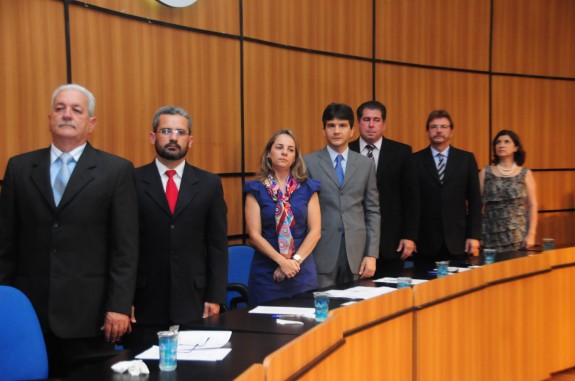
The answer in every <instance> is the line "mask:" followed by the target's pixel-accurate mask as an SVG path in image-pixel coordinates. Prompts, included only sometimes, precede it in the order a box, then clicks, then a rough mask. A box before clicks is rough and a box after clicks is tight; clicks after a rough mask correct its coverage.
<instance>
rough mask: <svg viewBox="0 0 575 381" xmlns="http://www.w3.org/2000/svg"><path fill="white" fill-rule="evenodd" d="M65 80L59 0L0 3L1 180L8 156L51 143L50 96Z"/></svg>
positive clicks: (64, 43) (61, 16)
mask: <svg viewBox="0 0 575 381" xmlns="http://www.w3.org/2000/svg"><path fill="white" fill-rule="evenodd" d="M65 82H66V41H65V38H64V11H63V6H62V3H61V2H60V1H51V0H50V1H48V0H29V1H0V115H2V124H3V126H2V128H1V129H0V179H2V178H4V171H5V169H6V164H7V162H8V159H9V158H10V157H12V156H14V155H17V154H20V153H23V152H27V151H32V150H35V149H38V148H45V147H47V146H48V145H49V144H50V142H51V141H52V139H51V137H50V131H49V127H48V113H49V112H50V97H51V96H52V91H53V90H54V89H55V88H56V87H57V86H58V85H60V84H62V83H65Z"/></svg>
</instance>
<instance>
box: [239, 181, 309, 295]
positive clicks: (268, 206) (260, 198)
mask: <svg viewBox="0 0 575 381" xmlns="http://www.w3.org/2000/svg"><path fill="white" fill-rule="evenodd" d="M319 189H320V184H319V181H317V180H312V179H308V180H307V181H306V182H304V183H302V184H301V185H300V187H299V188H298V189H296V190H295V191H294V192H293V193H292V195H291V197H290V204H291V210H292V212H293V215H294V218H295V228H294V229H293V231H292V236H293V238H294V244H295V250H296V252H297V249H298V248H299V246H300V245H301V243H302V242H303V240H304V238H305V237H306V235H307V205H308V203H309V200H310V199H311V196H312V195H313V194H314V193H315V192H317V191H319ZM243 191H244V193H250V194H252V195H253V196H254V197H255V199H256V201H257V202H258V204H259V206H260V211H261V218H262V236H263V237H264V238H265V239H266V240H267V241H268V242H269V243H270V244H271V245H272V246H273V247H274V248H275V249H276V250H278V251H279V249H278V237H277V234H276V220H275V217H274V211H275V207H276V203H275V202H274V201H273V200H272V198H271V197H270V195H269V194H268V191H267V190H266V187H265V185H264V184H263V183H262V182H261V181H259V180H255V181H248V182H246V183H245V184H244V187H243ZM277 268H278V264H277V263H275V262H274V261H272V260H271V259H269V258H268V257H267V256H266V255H265V254H263V253H260V252H258V251H257V249H256V253H255V255H254V258H253V260H252V265H251V268H250V278H249V284H248V289H249V304H250V305H259V304H262V303H264V302H267V301H270V300H274V299H279V298H284V297H292V296H293V295H296V294H300V293H302V292H306V291H310V290H314V289H316V288H317V271H316V268H315V262H314V260H313V255H312V254H310V255H309V256H308V257H307V258H306V259H305V260H304V261H303V262H302V264H301V266H300V272H299V273H298V274H297V275H296V276H295V277H293V278H286V279H285V280H284V281H283V282H279V283H277V282H275V281H274V279H273V274H274V271H275V270H276V269H277Z"/></svg>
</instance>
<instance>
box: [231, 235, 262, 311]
mask: <svg viewBox="0 0 575 381" xmlns="http://www.w3.org/2000/svg"><path fill="white" fill-rule="evenodd" d="M254 252H255V250H254V248H253V247H251V246H247V245H232V246H229V247H228V260H229V265H228V284H237V283H239V284H242V285H244V286H246V287H247V286H249V284H248V283H249V276H250V266H251V264H252V258H253V257H254ZM237 296H239V294H238V293H237V292H235V291H228V295H227V300H226V305H227V307H228V309H231V308H230V301H231V299H233V298H234V297H237Z"/></svg>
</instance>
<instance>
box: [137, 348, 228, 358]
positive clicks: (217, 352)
mask: <svg viewBox="0 0 575 381" xmlns="http://www.w3.org/2000/svg"><path fill="white" fill-rule="evenodd" d="M231 351H232V349H231V348H217V349H198V348H196V349H194V350H193V351H189V352H184V353H182V352H180V351H178V361H219V360H223V359H224V358H225V357H226V356H227V355H228V353H230V352H231ZM136 358H137V359H140V360H159V359H160V348H159V347H158V346H157V345H154V346H153V347H151V348H149V349H147V350H145V351H144V352H142V353H140V354H139V355H137V356H136Z"/></svg>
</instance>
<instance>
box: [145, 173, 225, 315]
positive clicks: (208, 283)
mask: <svg viewBox="0 0 575 381" xmlns="http://www.w3.org/2000/svg"><path fill="white" fill-rule="evenodd" d="M136 188H137V192H138V203H139V207H140V209H139V210H140V261H139V267H138V281H137V287H136V298H135V302H134V306H135V311H136V320H137V321H138V323H140V324H144V325H169V324H174V323H175V324H184V323H186V322H190V321H192V320H195V319H198V318H201V317H202V314H203V311H204V302H212V303H223V302H225V300H226V287H227V276H228V242H227V234H228V233H227V219H226V214H227V208H226V203H225V201H224V194H223V188H222V182H221V179H220V177H219V176H217V175H214V174H211V173H209V172H206V171H203V170H201V169H199V168H196V167H193V166H191V165H189V164H186V166H185V167H184V172H183V177H182V182H181V184H180V189H179V194H178V201H177V204H176V209H175V213H174V214H173V215H172V213H171V212H170V209H169V206H168V201H167V199H166V193H165V191H164V188H163V185H162V180H161V178H160V174H159V172H158V167H157V166H156V163H155V162H152V163H151V164H148V165H145V166H143V167H140V168H138V169H136Z"/></svg>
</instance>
